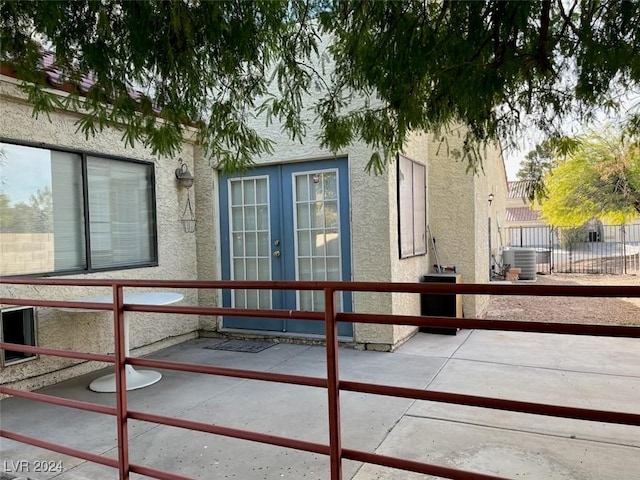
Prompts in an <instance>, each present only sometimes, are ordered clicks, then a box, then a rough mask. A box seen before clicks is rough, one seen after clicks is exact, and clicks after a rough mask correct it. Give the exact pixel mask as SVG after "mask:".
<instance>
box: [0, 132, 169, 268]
mask: <svg viewBox="0 0 640 480" xmlns="http://www.w3.org/2000/svg"><path fill="white" fill-rule="evenodd" d="M0 172H1V174H0V248H1V249H2V266H1V267H0V274H2V275H25V274H47V273H73V272H78V271H97V270H110V269H119V268H130V267H136V266H149V265H155V264H157V253H156V252H157V248H156V224H155V198H154V168H153V164H151V163H145V162H136V161H130V160H124V159H113V158H102V157H97V156H92V155H87V154H84V153H75V152H64V151H59V150H51V149H47V148H39V147H31V146H25V145H15V144H11V143H6V142H0Z"/></svg>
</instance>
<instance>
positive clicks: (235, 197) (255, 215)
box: [228, 177, 272, 308]
mask: <svg viewBox="0 0 640 480" xmlns="http://www.w3.org/2000/svg"><path fill="white" fill-rule="evenodd" d="M228 182H229V192H230V197H231V198H230V201H231V205H232V206H231V208H230V211H229V214H230V216H231V222H230V224H231V232H230V235H231V236H232V238H233V239H232V242H231V256H232V259H233V265H234V268H233V272H232V278H233V279H234V280H271V278H272V277H271V248H270V236H269V204H268V197H269V195H268V191H269V184H268V179H267V177H259V178H238V179H229V181H228ZM233 300H234V306H235V307H236V308H272V300H271V291H270V290H245V289H242V290H235V291H234V295H233Z"/></svg>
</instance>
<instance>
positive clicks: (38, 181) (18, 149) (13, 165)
mask: <svg viewBox="0 0 640 480" xmlns="http://www.w3.org/2000/svg"><path fill="white" fill-rule="evenodd" d="M0 150H2V151H3V153H4V156H3V157H4V158H2V163H0V192H1V193H4V194H6V195H9V196H10V197H11V203H12V204H13V205H15V204H17V203H20V202H24V203H27V202H28V201H29V197H30V196H31V194H33V193H36V192H37V191H38V190H42V189H43V188H44V187H46V186H49V187H51V154H50V152H49V150H43V149H37V148H29V147H23V146H19V145H11V144H7V143H0ZM27 165H28V166H29V168H28V169H27V168H26V166H27Z"/></svg>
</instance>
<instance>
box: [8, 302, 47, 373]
mask: <svg viewBox="0 0 640 480" xmlns="http://www.w3.org/2000/svg"><path fill="white" fill-rule="evenodd" d="M16 311H23V312H24V311H31V312H32V313H31V315H30V320H31V329H32V331H33V345H31V344H26V343H22V344H18V343H17V344H16V345H26V346H30V347H37V346H38V315H37V311H36V309H35V307H9V308H2V309H0V339H2V341H3V342H5V341H6V340H5V338H4V322H5V314H6V313H8V312H16ZM22 321H23V322H24V315H23V316H22ZM23 325H24V323H23ZM23 328H24V326H23ZM11 343H14V342H11ZM9 351H13V350H9ZM6 352H7V349H4V348H3V349H0V366H1V367H2V368H6V367H12V366H14V365H19V364H21V363H24V362H30V361H32V360H37V359H38V358H40V355H39V354H37V353H34V354H31V355H30V356H28V357H24V358H18V359H15V360H10V361H9V362H7V358H6ZM26 355H28V354H26Z"/></svg>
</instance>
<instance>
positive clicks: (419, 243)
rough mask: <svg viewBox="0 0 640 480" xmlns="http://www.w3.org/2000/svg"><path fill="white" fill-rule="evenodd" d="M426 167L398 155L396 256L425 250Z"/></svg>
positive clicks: (406, 255)
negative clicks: (398, 244)
mask: <svg viewBox="0 0 640 480" xmlns="http://www.w3.org/2000/svg"><path fill="white" fill-rule="evenodd" d="M426 178H427V176H426V168H425V166H424V165H421V164H419V163H416V162H414V161H413V160H410V159H409V158H407V157H405V156H403V155H398V235H399V238H400V240H399V242H400V258H407V257H413V256H415V255H424V254H426V253H427V237H426V229H427V224H426V220H427V188H426Z"/></svg>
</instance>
